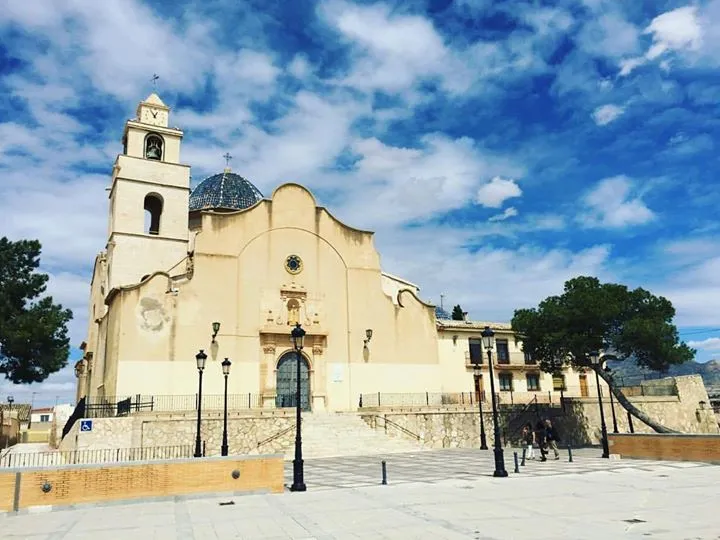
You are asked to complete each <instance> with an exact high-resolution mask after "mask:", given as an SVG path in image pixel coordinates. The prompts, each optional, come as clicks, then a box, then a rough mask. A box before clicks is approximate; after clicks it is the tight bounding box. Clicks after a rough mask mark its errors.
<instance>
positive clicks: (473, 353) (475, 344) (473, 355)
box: [468, 338, 483, 364]
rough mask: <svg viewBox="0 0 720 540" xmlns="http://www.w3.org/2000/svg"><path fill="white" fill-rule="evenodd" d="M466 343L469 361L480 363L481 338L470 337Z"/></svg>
mask: <svg viewBox="0 0 720 540" xmlns="http://www.w3.org/2000/svg"><path fill="white" fill-rule="evenodd" d="M468 343H469V345H470V363H471V364H482V363H483V361H482V339H480V338H470V339H468Z"/></svg>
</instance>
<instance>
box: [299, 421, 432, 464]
mask: <svg viewBox="0 0 720 540" xmlns="http://www.w3.org/2000/svg"><path fill="white" fill-rule="evenodd" d="M302 421H303V423H302V428H303V458H304V459H306V458H317V457H338V456H350V455H374V454H390V453H404V452H418V451H422V450H424V449H423V448H422V446H421V445H420V444H419V443H416V442H415V441H412V440H410V439H405V438H403V437H402V435H399V434H392V435H390V434H388V433H385V431H384V430H375V429H373V428H372V427H370V426H369V425H368V424H367V423H366V422H365V421H364V420H363V419H362V418H360V417H359V416H357V415H353V414H337V413H305V414H303V417H302ZM285 457H286V459H293V457H294V447H293V444H292V443H291V444H290V445H289V447H288V448H287V449H286V451H285Z"/></svg>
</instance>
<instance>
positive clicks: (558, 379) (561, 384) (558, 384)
mask: <svg viewBox="0 0 720 540" xmlns="http://www.w3.org/2000/svg"><path fill="white" fill-rule="evenodd" d="M565 389H566V387H565V375H553V390H555V391H556V392H559V391H560V390H565Z"/></svg>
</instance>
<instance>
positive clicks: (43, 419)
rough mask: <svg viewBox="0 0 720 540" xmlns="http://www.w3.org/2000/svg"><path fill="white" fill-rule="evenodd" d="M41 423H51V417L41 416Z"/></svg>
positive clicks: (47, 415)
mask: <svg viewBox="0 0 720 540" xmlns="http://www.w3.org/2000/svg"><path fill="white" fill-rule="evenodd" d="M40 421H41V422H49V421H50V415H49V414H41V415H40Z"/></svg>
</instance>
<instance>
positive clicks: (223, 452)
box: [220, 358, 232, 456]
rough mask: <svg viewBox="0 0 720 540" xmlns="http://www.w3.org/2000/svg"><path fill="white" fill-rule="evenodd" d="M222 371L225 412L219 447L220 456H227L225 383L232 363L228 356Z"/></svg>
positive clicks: (223, 362) (223, 363)
mask: <svg viewBox="0 0 720 540" xmlns="http://www.w3.org/2000/svg"><path fill="white" fill-rule="evenodd" d="M220 365H221V366H222V372H223V377H225V404H224V411H225V414H224V416H223V438H222V446H221V447H220V455H221V456H227V455H228V437H227V384H228V375H230V366H231V365H232V362H230V360H229V359H228V358H226V359H225V360H223V361H222V364H220Z"/></svg>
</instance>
